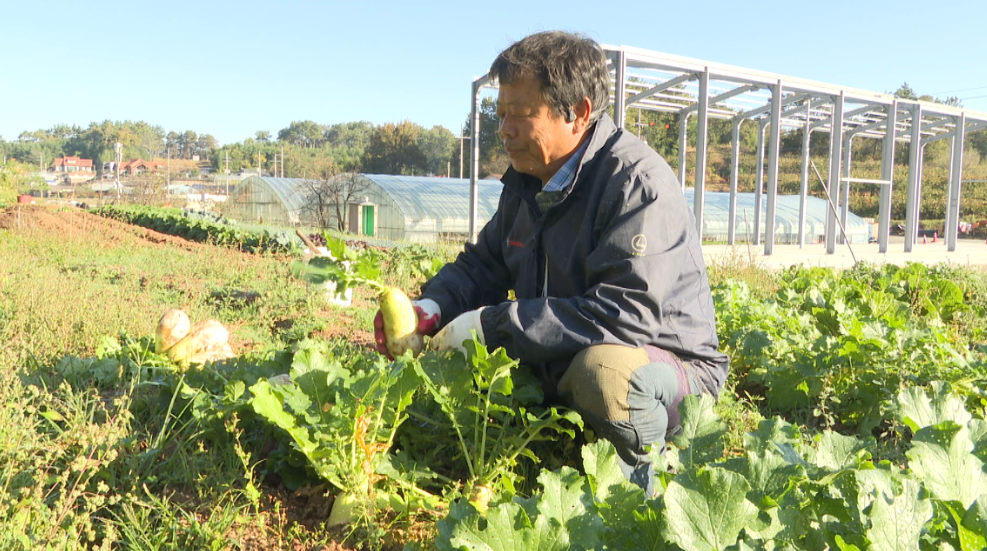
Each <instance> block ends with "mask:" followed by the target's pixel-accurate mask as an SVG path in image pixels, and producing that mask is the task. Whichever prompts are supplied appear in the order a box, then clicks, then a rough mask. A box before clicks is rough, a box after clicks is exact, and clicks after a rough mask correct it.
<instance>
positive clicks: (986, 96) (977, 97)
mask: <svg viewBox="0 0 987 551" xmlns="http://www.w3.org/2000/svg"><path fill="white" fill-rule="evenodd" d="M980 98H987V94H984V95H982V96H970V97H968V98H959V99H960V101H963V100H965V99H980Z"/></svg>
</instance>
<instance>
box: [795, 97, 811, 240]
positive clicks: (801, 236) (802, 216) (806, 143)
mask: <svg viewBox="0 0 987 551" xmlns="http://www.w3.org/2000/svg"><path fill="white" fill-rule="evenodd" d="M805 108H806V113H810V112H811V111H812V98H808V99H806V100H805ZM811 123H812V119H811V118H809V117H806V118H805V127H804V128H803V129H802V173H801V176H802V180H801V185H800V186H799V231H798V242H799V247H800V248H801V247H804V246H805V222H806V218H807V216H808V201H809V149H810V146H811V143H812V141H811V138H812V124H811Z"/></svg>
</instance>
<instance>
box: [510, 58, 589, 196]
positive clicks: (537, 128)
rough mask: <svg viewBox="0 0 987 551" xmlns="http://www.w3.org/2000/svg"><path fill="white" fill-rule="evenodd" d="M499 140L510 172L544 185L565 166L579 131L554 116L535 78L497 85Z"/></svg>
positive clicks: (577, 143) (577, 138)
mask: <svg viewBox="0 0 987 551" xmlns="http://www.w3.org/2000/svg"><path fill="white" fill-rule="evenodd" d="M497 117H498V118H499V119H500V139H501V140H502V141H503V142H504V148H505V149H507V156H508V158H510V160H511V165H512V166H513V167H514V170H516V171H518V172H522V173H524V174H530V175H532V176H534V177H536V178H538V179H540V180H541V181H542V183H545V182H547V181H548V180H549V179H550V178H551V177H552V175H554V174H555V173H556V172H557V171H558V170H559V168H561V167H562V165H563V164H565V161H566V160H567V159H568V158H569V156H570V155H571V154H572V152H573V151H575V149H576V147H578V146H579V140H580V138H581V137H582V132H578V133H577V132H576V131H575V129H574V128H573V124H572V123H569V122H566V120H565V119H564V118H562V117H560V116H559V115H557V114H556V113H555V112H554V111H552V108H551V107H550V106H549V105H548V103H547V102H546V101H545V99H544V97H543V96H542V92H541V84H540V83H539V82H538V80H537V79H535V78H530V77H529V78H518V79H517V80H515V81H514V82H513V83H511V84H506V83H501V85H500V93H499V95H498V96H497Z"/></svg>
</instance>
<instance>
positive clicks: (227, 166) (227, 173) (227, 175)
mask: <svg viewBox="0 0 987 551" xmlns="http://www.w3.org/2000/svg"><path fill="white" fill-rule="evenodd" d="M224 153H226V196H227V197H229V196H230V152H229V151H225V152H224Z"/></svg>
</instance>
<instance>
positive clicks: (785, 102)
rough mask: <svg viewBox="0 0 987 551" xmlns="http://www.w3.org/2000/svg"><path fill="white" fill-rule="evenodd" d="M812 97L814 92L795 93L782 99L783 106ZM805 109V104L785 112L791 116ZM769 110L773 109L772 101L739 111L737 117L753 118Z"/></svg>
mask: <svg viewBox="0 0 987 551" xmlns="http://www.w3.org/2000/svg"><path fill="white" fill-rule="evenodd" d="M811 97H812V94H793V95H791V96H788V97H787V98H785V99H783V100H781V105H782V107H784V106H786V105H790V104H792V103H795V102H797V101H801V100H803V99H806V98H811ZM804 110H805V106H804V105H800V106H799V107H796V108H794V109H792V110H791V111H786V112H785V115H787V116H790V115H792V114H795V113H799V112H801V111H804ZM769 111H771V104H770V103H768V104H767V105H763V106H761V107H757V108H755V109H751V110H750V111H744V112H743V113H738V114H737V117H741V118H745V119H751V118H754V117H756V116H758V115H763V114H764V113H767V112H769ZM737 117H734V118H737Z"/></svg>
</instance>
